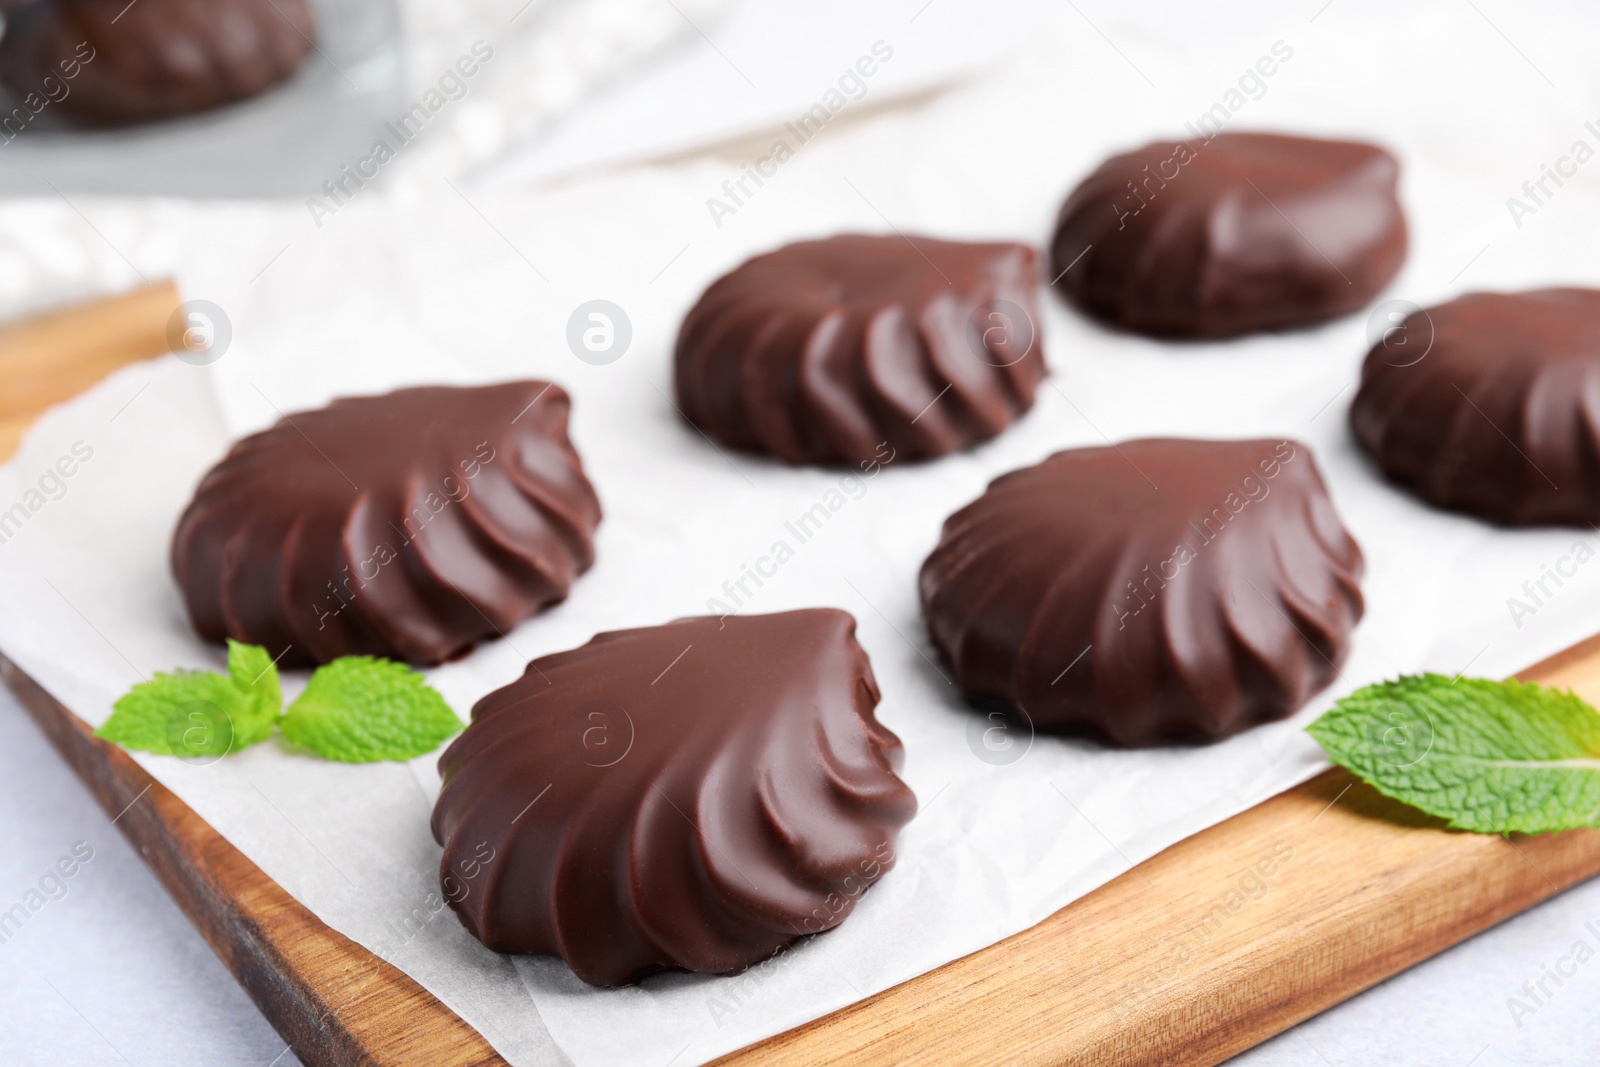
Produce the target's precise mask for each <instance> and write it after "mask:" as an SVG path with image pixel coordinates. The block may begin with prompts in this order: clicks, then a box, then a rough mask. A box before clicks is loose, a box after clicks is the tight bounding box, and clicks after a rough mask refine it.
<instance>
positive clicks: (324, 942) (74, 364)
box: [0, 285, 1600, 1067]
mask: <svg viewBox="0 0 1600 1067" xmlns="http://www.w3.org/2000/svg"><path fill="white" fill-rule="evenodd" d="M178 299H179V298H178V294H177V292H176V290H174V289H172V288H171V287H170V285H167V286H165V287H161V286H158V287H153V288H152V289H150V290H141V291H139V292H138V293H135V294H130V295H129V296H128V297H126V298H122V299H119V300H118V301H113V302H111V303H110V304H108V305H106V306H97V307H89V308H83V309H78V310H77V311H74V312H70V313H62V314H61V315H57V316H51V317H49V318H47V319H45V320H42V321H40V322H37V323H34V324H28V325H23V326H20V327H11V328H8V329H4V330H0V457H3V456H4V455H5V454H6V453H8V452H9V450H10V447H11V446H12V445H14V443H15V435H20V432H21V428H22V427H23V426H25V425H26V424H27V422H28V421H30V420H31V419H32V418H33V417H34V416H36V415H37V414H38V413H39V412H40V411H42V410H43V409H44V407H46V406H48V405H49V404H52V403H55V402H58V401H60V400H62V399H66V398H67V397H68V396H71V395H73V394H74V393H76V392H77V391H79V390H81V389H83V388H87V387H88V386H89V385H91V384H93V383H94V382H96V381H98V380H99V379H100V378H101V377H104V375H105V374H107V373H109V372H110V371H111V370H112V369H115V367H117V366H120V365H122V364H123V363H127V362H132V361H134V360H137V359H144V358H150V357H151V356H154V355H159V354H160V353H161V352H164V351H165V350H166V340H165V330H166V320H167V318H168V316H169V315H170V313H171V310H172V309H173V308H174V307H176V305H177V303H178ZM69 386H70V391H67V390H69ZM8 420H9V421H8ZM8 427H9V428H10V429H8ZM7 433H11V434H13V435H14V436H12V437H10V438H8V437H7V436H6V434H7ZM1522 677H1524V678H1528V679H1534V680H1538V681H1542V682H1545V683H1546V684H1553V685H1560V686H1565V687H1571V688H1574V689H1576V690H1577V691H1578V692H1579V693H1581V694H1583V695H1584V696H1585V697H1586V698H1588V699H1589V700H1590V701H1591V702H1597V701H1600V637H1597V638H1594V639H1591V640H1590V641H1587V642H1584V643H1583V644H1582V645H1579V646H1577V647H1575V648H1573V649H1570V650H1568V651H1566V652H1563V653H1561V654H1560V655H1558V656H1555V657H1552V658H1551V659H1550V660H1547V661H1546V662H1544V663H1542V664H1540V665H1539V666H1538V667H1535V668H1533V669H1531V670H1529V671H1527V672H1524V674H1523V675H1522ZM0 679H3V680H4V681H5V682H6V683H7V684H8V685H9V686H10V687H11V688H12V689H13V690H14V691H15V692H16V693H17V695H18V697H19V699H20V700H21V702H22V703H23V705H24V706H25V707H27V708H28V710H29V712H30V713H31V714H32V715H33V717H34V718H35V719H36V720H38V722H39V725H40V727H41V728H42V729H43V730H44V731H45V733H46V734H47V735H48V736H49V737H50V739H51V741H52V742H54V744H55V746H56V748H57V749H59V750H60V751H61V753H62V755H63V756H64V757H65V758H66V759H67V761H68V762H69V763H70V764H71V765H72V767H73V769H74V770H75V771H76V772H77V774H78V775H79V777H80V778H82V779H83V781H84V782H85V784H86V785H87V786H88V787H89V788H90V790H91V791H93V792H94V794H95V795H96V797H98V798H99V800H100V802H101V804H102V806H104V807H105V809H106V810H107V811H108V812H109V813H111V814H112V816H113V817H114V818H115V821H116V824H117V826H118V827H119V828H120V829H121V830H122V832H123V833H124V834H125V835H126V836H127V837H128V839H129V840H130V841H132V842H133V843H134V845H135V846H136V847H138V848H139V850H140V852H141V853H142V854H143V855H144V857H145V859H146V862H147V863H148V864H149V865H150V867H151V868H152V870H153V871H154V872H155V873H156V875H157V877H158V878H160V880H161V881H162V883H163V885H165V886H166V888H167V891H168V892H169V893H170V894H171V895H172V897H173V899H174V900H175V901H176V902H177V903H178V905H179V907H181V908H182V909H183V911H184V912H185V914H187V915H188V916H189V918H190V920H191V921H192V922H193V923H194V925H195V927H196V928H197V929H198V930H199V931H200V933H201V934H202V935H203V936H204V937H205V938H206V940H207V941H208V942H209V943H210V944H211V947H212V948H213V950H215V951H216V953H217V955H218V957H219V958H221V959H222V961H223V962H224V963H225V964H226V965H227V966H228V968H229V969H230V970H231V971H232V972H233V974H234V975H235V976H236V977H237V978H238V980H239V982H240V984H241V985H242V986H243V987H244V988H245V990H246V991H247V992H248V993H249V994H250V996H251V997H252V999H254V1000H255V1002H256V1004H257V1005H258V1006H259V1007H260V1008H261V1011H262V1012H263V1013H264V1014H265V1015H266V1016H267V1018H268V1019H269V1020H271V1022H272V1023H273V1025H274V1026H276V1027H277V1029H278V1032H279V1033H280V1034H282V1035H283V1037H284V1040H285V1041H286V1042H287V1043H289V1044H290V1045H292V1046H293V1048H294V1050H295V1052H296V1054H297V1055H299V1056H300V1058H301V1059H302V1060H303V1061H304V1062H305V1063H307V1064H308V1065H310V1067H324V1065H326V1067H334V1065H346V1064H361V1065H374V1067H377V1065H381V1067H391V1065H393V1067H399V1065H409V1064H428V1065H444V1067H455V1065H463V1067H465V1065H476V1064H500V1063H503V1061H502V1060H501V1059H500V1058H499V1057H498V1056H497V1055H496V1054H495V1053H494V1051H493V1050H492V1049H491V1048H490V1047H489V1045H488V1044H487V1042H486V1041H485V1040H484V1039H483V1038H482V1037H481V1036H480V1035H479V1034H477V1033H476V1032H475V1031H473V1030H472V1029H471V1028H470V1027H468V1026H467V1025H466V1024H465V1023H464V1022H462V1021H461V1019H460V1018H458V1017H457V1016H456V1015H455V1014H454V1013H452V1012H451V1011H449V1009H447V1008H445V1007H444V1006H443V1005H442V1004H440V1003H439V1002H438V1001H437V1000H436V999H435V998H433V997H432V996H431V995H429V994H428V993H427V992H426V991H425V990H423V989H422V988H421V987H420V986H418V985H417V984H416V983H415V982H414V981H412V980H411V979H410V978H408V977H407V976H406V975H404V974H403V973H401V972H400V971H398V970H396V969H394V968H393V967H390V966H389V965H387V964H386V963H384V962H383V961H381V960H379V959H378V958H377V957H375V956H374V955H372V954H371V953H369V952H367V951H366V950H365V949H363V948H361V947H360V946H359V945H356V944H355V943H353V942H351V941H349V940H348V939H347V938H345V937H343V936H342V935H340V934H337V933H335V932H334V931H332V930H330V929H328V928H327V927H326V926H323V925H322V924H321V923H320V922H319V921H317V919H316V918H315V917H314V916H312V915H311V914H310V912H308V911H307V910H306V909H305V908H304V907H302V906H301V905H300V904H299V903H297V902H296V901H295V900H294V899H293V898H291V897H290V896H289V895H288V894H287V893H286V892H285V891H284V890H283V889H282V888H281V887H279V886H278V885H276V884H275V883H274V882H272V881H271V880H270V879H268V878H267V877H266V876H265V875H264V874H263V873H262V872H261V871H260V869H259V868H257V867H256V866H255V865H254V864H252V863H250V861H249V860H247V859H246V858H245V857H244V856H243V855H242V854H241V853H240V852H239V851H238V850H237V849H235V848H234V847H233V846H232V845H230V844H229V843H228V842H227V841H226V840H224V839H223V838H222V837H221V836H220V835H219V834H217V832H216V831H215V830H213V829H212V828H211V827H210V826H208V825H207V824H206V823H205V822H204V821H203V820H201V819H200V818H199V817H198V816H197V815H195V814H194V812H192V811H190V810H189V809H188V808H187V807H186V806H185V805H184V804H183V803H182V802H181V801H179V800H178V799H177V798H176V797H175V796H173V795H172V794H171V793H170V792H168V791H167V790H166V789H165V788H164V787H162V786H161V785H159V784H158V783H156V782H155V781H154V780H153V779H151V778H150V777H149V775H147V774H146V773H145V772H144V770H143V769H142V768H141V767H139V765H138V764H137V763H135V762H134V761H133V760H132V759H131V758H129V757H128V755H127V754H126V753H124V752H122V751H121V750H119V749H117V748H115V747H114V746H110V745H107V744H105V743H103V742H100V741H98V740H96V739H95V738H94V737H93V735H92V733H91V732H90V731H89V730H88V728H87V727H86V726H85V725H84V724H83V723H82V722H81V721H80V720H78V719H77V718H76V717H75V716H74V715H73V714H72V713H71V712H70V711H68V710H67V709H66V708H64V707H63V706H61V705H60V704H59V703H58V702H56V701H55V700H54V699H53V698H51V697H50V695H49V694H48V693H46V692H44V691H43V690H42V689H41V688H40V687H39V686H38V685H36V684H35V683H34V682H33V681H32V680H31V679H29V678H28V677H27V676H26V675H25V674H23V673H22V672H21V671H20V670H18V669H17V667H16V666H15V665H14V664H12V663H11V662H10V661H8V660H6V659H5V658H4V657H3V655H0ZM1596 872H1600V831H1574V832H1571V833H1566V834H1558V835H1551V836H1545V837H1537V838H1524V837H1514V838H1512V839H1506V838H1501V837H1493V836H1477V835H1469V834H1460V833H1453V832H1450V831H1446V830H1444V829H1443V828H1442V827H1441V825H1440V824H1439V823H1438V822H1437V821H1436V820H1432V819H1429V818H1427V817H1426V816H1422V815H1420V814H1418V813H1416V812H1414V811H1412V810H1411V809H1408V808H1405V807H1402V806H1400V805H1398V804H1395V803H1393V802H1391V801H1388V800H1385V799H1384V798H1383V797H1380V796H1379V795H1377V794H1376V793H1375V792H1373V791H1372V790H1371V789H1369V788H1368V787H1366V786H1364V785H1362V784H1360V783H1358V782H1354V781H1353V780H1352V779H1350V778H1349V777H1348V776H1347V775H1345V774H1344V772H1342V771H1330V772H1328V773H1326V774H1323V775H1320V776H1318V777H1317V778H1315V779H1313V780H1312V781H1310V782H1308V783H1306V784H1304V785H1302V786H1300V787H1298V788H1296V789H1291V790H1289V791H1288V792H1286V793H1283V794H1280V795H1279V796H1276V797H1274V798H1272V799H1271V800H1268V801H1266V802H1265V803H1262V804H1260V805H1258V806H1256V807H1255V808H1252V809H1251V810H1249V811H1247V812H1244V813H1243V814H1241V815H1238V816H1235V817H1234V818H1232V819H1229V820H1228V821H1227V822H1224V823H1222V824H1220V825H1218V826H1215V827H1212V828H1211V829H1209V830H1206V831H1204V832H1202V833H1200V834H1197V835H1195V836H1194V837H1191V838H1189V839H1188V840H1186V841H1182V842H1180V843H1178V844H1177V845H1174V846H1173V847H1172V848H1169V849H1167V850H1166V851H1164V852H1162V853H1160V854H1159V855H1157V856H1155V857H1153V858H1152V859H1150V860H1147V861H1146V862H1144V863H1142V864H1140V865H1139V866H1138V867H1136V868H1134V869H1133V870H1131V871H1129V872H1127V873H1126V874H1124V875H1123V876H1122V877H1120V878H1117V879H1116V880H1114V881H1112V882H1110V883H1108V884H1107V885H1105V886H1103V887H1101V888H1100V889H1099V890H1096V891H1095V892H1094V893H1091V894H1089V895H1088V896H1086V897H1084V898H1083V899H1081V900H1079V901H1077V902H1075V903H1073V904H1072V905H1070V906H1068V907H1066V908H1064V909H1062V910H1061V911H1059V912H1057V913H1056V914H1055V915H1053V916H1051V917H1050V918H1049V919H1047V920H1045V921H1044V922H1042V923H1040V924H1039V925H1038V926H1035V927H1033V928H1032V929H1029V930H1026V931H1023V932H1022V933H1020V934H1017V935H1016V936H1014V937H1011V938H1008V939H1007V940H1005V941H1003V942H1001V943H1000V944H998V945H994V946H991V947H989V948H986V949H984V950H982V951H980V952H977V953H974V954H973V955H971V956H968V957H966V958H964V959H961V960H957V961H956V962H954V963H951V964H949V965H947V966H945V967H942V968H939V969H938V970H936V971H933V972H931V973H930V974H926V975H923V976H922V977H920V978H916V979H913V980H912V981H909V982H906V983H904V984H902V985H900V986H896V987H895V988H893V989H890V990H887V991H885V992H883V993H881V994H879V995H877V996H874V997H871V998H869V999H867V1000H865V1001H863V1002H861V1003H858V1004H855V1005H852V1006H851V1007H848V1008H845V1009H843V1010H842V1011H839V1012H835V1013H834V1014H832V1015H830V1016H827V1017H826V1018H823V1019H819V1020H817V1021H816V1022H813V1023H810V1024H808V1025H806V1026H802V1027H799V1028H798V1029H796V1030H793V1031H790V1032H789V1033H786V1034H782V1035H779V1036H778V1037H775V1038H773V1039H771V1040H769V1041H766V1042H763V1043H761V1044H758V1045H755V1046H752V1047H751V1048H748V1049H745V1050H742V1051H740V1052H738V1053H735V1054H733V1055H731V1056H728V1057H725V1058H724V1059H723V1060H722V1061H720V1062H721V1063H724V1064H740V1065H743V1064H747V1063H769V1062H770V1063H779V1064H789V1063H794V1064H812V1063H844V1062H849V1063H852V1064H855V1063H867V1064H878V1063H881V1064H890V1063H893V1064H899V1063H935V1062H937V1063H993V1062H997V1061H1006V1062H1032V1063H1063V1064H1064V1063H1072V1064H1109V1065H1132V1064H1174V1065H1176V1064H1182V1065H1195V1067H1200V1065H1210V1064H1215V1063H1218V1062H1220V1061H1222V1060H1224V1059H1226V1058H1227V1057H1228V1056H1230V1055H1233V1054H1235V1053H1237V1052H1239V1051H1242V1050H1243V1049H1245V1048H1248V1047H1250V1046H1251V1045H1254V1044H1256V1043H1257V1042H1259V1041H1262V1040H1264V1039H1266V1038H1267V1037H1270V1036H1272V1035H1274V1034H1276V1033H1280V1032H1282V1031H1283V1030H1285V1029H1287V1028H1289V1027H1290V1026H1292V1025H1293V1024H1294V1023H1296V1022H1298V1021H1300V1020H1301V1019H1304V1018H1307V1017H1308V1016H1310V1015H1313V1014H1315V1013H1316V1012H1318V1011H1321V1010H1323V1009H1325V1008H1327V1007H1329V1006H1331V1005H1333V1004H1336V1003H1338V1002H1339V1001H1340V1000H1343V999H1345V998H1346V997H1349V996H1351V995H1353V994H1355V993H1357V992H1359V991H1361V990H1362V989H1365V988H1367V987H1369V986H1371V985H1373V984H1374V983H1376V982H1379V981H1381V980H1382V979H1384V978H1387V977H1389V976H1391V975H1393V974H1395V973H1397V972H1399V971H1401V970H1403V969H1405V968H1406V967H1409V966H1411V965H1412V964H1414V963H1417V962H1418V961H1420V960H1422V959H1425V958H1427V957H1428V956H1431V955H1433V954H1434V953H1436V952H1438V951H1440V950H1441V949H1444V948H1446V947H1448V946H1450V945H1452V944H1455V943H1456V942H1458V941H1461V940H1463V939H1465V938H1467V937H1469V936H1471V935H1472V934H1474V933H1477V932H1478V931H1480V930H1482V929H1484V928H1485V927H1487V926H1490V925H1492V924H1493V923H1495V922H1498V921H1500V920H1501V919H1504V918H1506V917H1508V916H1510V915H1512V914H1514V913H1516V912H1517V911H1520V910H1522V909H1523V908H1526V907H1528V906H1530V905H1532V904H1534V903H1537V902H1538V901H1540V900H1543V899H1545V898H1547V897H1549V896H1552V895H1553V894H1555V893H1556V892H1558V891H1559V890H1561V889H1563V888H1566V887H1567V886H1569V885H1571V884H1573V883H1575V882H1577V881H1579V880H1581V879H1583V878H1586V877H1589V876H1590V875H1592V874H1595V873H1596Z"/></svg>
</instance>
